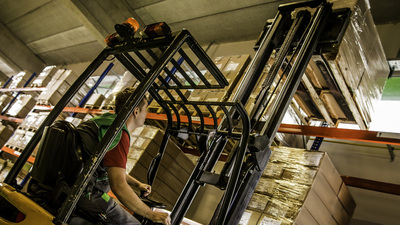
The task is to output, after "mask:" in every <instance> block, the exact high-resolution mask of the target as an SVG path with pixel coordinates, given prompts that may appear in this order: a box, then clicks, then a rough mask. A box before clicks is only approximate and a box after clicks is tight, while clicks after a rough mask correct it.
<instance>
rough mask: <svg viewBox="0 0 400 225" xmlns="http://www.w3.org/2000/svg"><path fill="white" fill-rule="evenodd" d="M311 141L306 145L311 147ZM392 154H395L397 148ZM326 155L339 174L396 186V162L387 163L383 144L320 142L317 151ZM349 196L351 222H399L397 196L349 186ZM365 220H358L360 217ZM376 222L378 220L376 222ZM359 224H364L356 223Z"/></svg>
mask: <svg viewBox="0 0 400 225" xmlns="http://www.w3.org/2000/svg"><path fill="white" fill-rule="evenodd" d="M311 144H312V140H311V141H310V142H309V143H308V146H311ZM393 147H394V148H395V150H394V154H395V155H396V156H398V155H399V148H398V146H393ZM320 150H321V151H325V152H327V153H328V155H329V157H330V158H331V159H332V162H333V164H334V165H335V167H336V168H337V170H338V171H339V173H340V174H341V175H346V176H353V177H358V178H363V179H368V180H374V181H380V182H386V183H392V184H400V173H399V172H398V171H399V170H400V163H399V159H398V158H395V159H394V161H393V162H391V161H390V156H389V152H388V150H387V147H386V145H384V144H372V143H371V144H370V143H366V142H353V141H342V140H334V139H324V142H323V143H322V145H321V148H320ZM349 190H350V193H351V195H352V197H353V198H354V200H355V201H356V202H357V207H356V210H355V212H354V215H353V220H354V223H353V222H352V223H351V225H357V224H370V223H366V222H365V221H369V222H372V223H374V222H375V223H377V224H397V223H398V221H399V220H400V215H399V212H400V205H399V204H398V203H399V202H400V196H396V195H391V194H385V193H380V192H376V191H370V190H365V189H360V188H355V187H349ZM361 214H362V215H367V216H368V217H360V215H361ZM377 219H379V220H377ZM360 221H363V222H365V223H359V222H360Z"/></svg>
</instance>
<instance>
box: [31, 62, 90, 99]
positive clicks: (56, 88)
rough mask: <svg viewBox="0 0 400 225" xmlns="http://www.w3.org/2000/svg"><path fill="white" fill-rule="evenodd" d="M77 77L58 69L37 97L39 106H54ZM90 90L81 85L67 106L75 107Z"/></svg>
mask: <svg viewBox="0 0 400 225" xmlns="http://www.w3.org/2000/svg"><path fill="white" fill-rule="evenodd" d="M77 78H78V76H77V75H76V74H75V73H74V72H72V70H63V69H59V70H57V72H56V73H55V74H54V76H53V78H52V79H51V81H50V82H49V83H48V84H47V86H46V90H44V91H43V92H42V93H41V94H40V95H39V97H38V104H40V105H56V104H57V102H58V101H59V100H60V99H61V97H62V96H63V95H64V94H65V92H66V91H67V90H68V89H69V88H70V87H71V85H72V84H73V83H74V81H75V80H76V79H77ZM89 90H90V88H89V87H88V86H87V85H86V84H83V86H82V87H81V89H80V90H79V91H78V92H77V93H76V94H75V96H74V98H73V99H72V100H71V101H70V103H69V105H71V106H77V105H79V102H80V100H81V99H82V98H83V97H84V96H85V95H86V93H87V92H88V91H89Z"/></svg>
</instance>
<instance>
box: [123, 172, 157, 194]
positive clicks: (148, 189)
mask: <svg viewBox="0 0 400 225" xmlns="http://www.w3.org/2000/svg"><path fill="white" fill-rule="evenodd" d="M126 182H128V184H129V185H132V186H134V187H136V188H138V189H139V190H140V191H142V192H143V195H144V196H147V195H149V194H150V193H151V186H150V185H148V184H144V183H142V182H140V181H138V180H136V179H135V178H133V177H132V176H130V175H129V174H126Z"/></svg>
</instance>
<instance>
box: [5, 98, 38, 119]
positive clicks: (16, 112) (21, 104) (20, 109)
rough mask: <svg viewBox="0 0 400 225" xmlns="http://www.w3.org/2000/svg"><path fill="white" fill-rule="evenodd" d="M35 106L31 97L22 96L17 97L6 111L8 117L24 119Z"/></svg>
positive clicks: (34, 101)
mask: <svg viewBox="0 0 400 225" xmlns="http://www.w3.org/2000/svg"><path fill="white" fill-rule="evenodd" d="M35 105H36V100H35V98H34V97H33V96H32V95H28V94H22V95H19V96H18V97H17V99H16V100H15V102H14V104H13V105H12V106H11V107H10V109H9V110H8V111H7V115H8V116H12V117H18V118H24V117H25V116H26V115H28V113H29V112H30V111H31V110H32V109H33V107H34V106H35Z"/></svg>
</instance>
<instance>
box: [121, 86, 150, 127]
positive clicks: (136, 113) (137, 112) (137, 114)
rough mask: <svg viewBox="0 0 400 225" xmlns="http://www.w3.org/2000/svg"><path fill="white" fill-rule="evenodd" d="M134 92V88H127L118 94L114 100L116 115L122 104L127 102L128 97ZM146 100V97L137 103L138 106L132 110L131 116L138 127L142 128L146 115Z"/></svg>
mask: <svg viewBox="0 0 400 225" xmlns="http://www.w3.org/2000/svg"><path fill="white" fill-rule="evenodd" d="M134 91H135V88H133V87H128V88H126V89H125V90H123V91H121V92H118V94H117V97H116V98H115V113H116V114H118V113H119V112H120V111H121V110H122V107H123V106H124V104H125V103H126V102H127V101H128V99H129V96H131V94H132V93H133V92H134ZM147 105H148V103H147V98H146V96H144V97H143V99H142V100H141V101H140V102H139V105H138V106H137V107H136V108H135V109H134V110H133V113H132V116H133V118H134V119H135V123H137V125H138V126H143V125H144V121H145V119H146V115H147Z"/></svg>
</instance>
